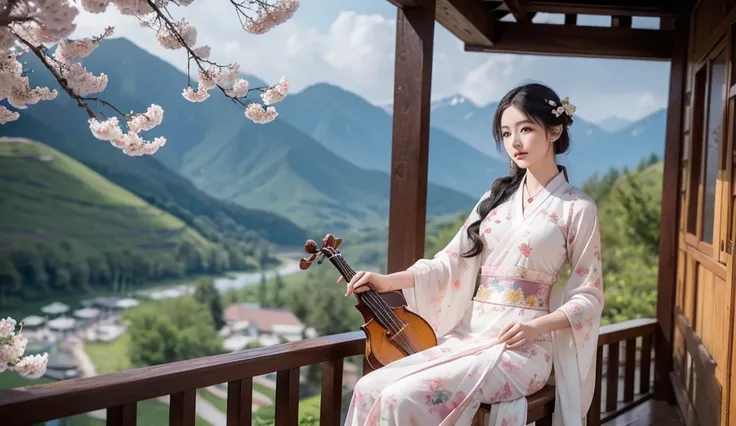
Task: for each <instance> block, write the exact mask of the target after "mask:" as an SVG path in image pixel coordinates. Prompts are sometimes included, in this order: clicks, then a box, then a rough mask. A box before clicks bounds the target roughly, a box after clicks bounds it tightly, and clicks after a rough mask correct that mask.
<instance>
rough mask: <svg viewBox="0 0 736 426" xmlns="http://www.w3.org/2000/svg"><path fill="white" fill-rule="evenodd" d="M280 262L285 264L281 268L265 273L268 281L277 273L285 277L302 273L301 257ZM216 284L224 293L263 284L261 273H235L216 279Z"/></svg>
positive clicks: (288, 257) (286, 257) (283, 258)
mask: <svg viewBox="0 0 736 426" xmlns="http://www.w3.org/2000/svg"><path fill="white" fill-rule="evenodd" d="M279 260H281V261H282V262H283V264H282V265H281V266H280V267H279V268H277V269H272V270H269V271H265V272H264V274H265V275H266V279H267V280H270V279H272V278H274V277H276V273H278V274H279V275H281V276H282V277H284V276H286V275H291V274H295V273H297V272H301V269H299V257H295V256H294V257H292V256H283V257H281V258H280V259H279ZM214 282H215V287H217V290H219V291H220V293H223V292H226V291H228V290H234V289H241V288H245V287H248V286H251V285H253V284H258V283H259V282H261V272H260V271H258V272H243V273H234V274H230V276H226V277H220V278H215V279H214Z"/></svg>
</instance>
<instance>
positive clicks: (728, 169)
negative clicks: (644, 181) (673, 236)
mask: <svg viewBox="0 0 736 426" xmlns="http://www.w3.org/2000/svg"><path fill="white" fill-rule="evenodd" d="M734 6H736V0H701V1H699V2H698V3H697V4H696V5H695V9H694V11H693V13H692V15H691V22H690V25H691V26H690V43H689V46H688V58H689V60H688V74H687V81H686V90H685V95H684V100H685V112H684V121H683V129H682V134H683V139H682V143H683V149H682V158H681V162H680V173H681V179H680V182H681V185H680V203H681V204H680V206H681V208H680V211H681V217H680V225H679V228H680V231H679V235H678V239H679V240H678V258H677V288H676V294H675V321H674V322H675V327H674V342H673V344H674V348H673V351H674V353H673V357H674V360H673V363H674V375H673V385H674V387H675V390H676V393H678V391H679V393H680V395H686V396H687V398H686V399H684V401H683V399H682V398H678V403H679V404H680V407H681V409H682V410H683V412H684V413H686V416H687V415H688V413H689V414H691V415H692V414H693V413H694V414H695V417H696V418H697V420H698V421H699V423H700V424H701V425H704V426H706V425H708V426H709V425H732V426H736V412H734V411H736V410H730V409H729V406H733V407H736V368H734V367H736V365H734V362H736V359H734V358H735V357H734V352H735V351H736V340H735V339H734V338H733V337H734V332H733V330H734V314H733V312H734V310H733V304H734V277H733V264H734V256H733V251H734V250H733V240H734V228H735V227H734V210H733V206H734V195H736V193H735V192H734V191H735V190H736V187H735V186H734V185H733V184H732V183H733V182H734V174H733V173H734V172H733V170H734V168H733V161H734V155H735V153H734V144H733V139H734V135H735V134H736V116H735V114H734V113H735V112H736V111H735V110H736V63H734V61H736V39H734V37H736V8H735V7H734ZM732 86H733V87H732ZM665 184H666V182H665ZM729 402H730V404H729Z"/></svg>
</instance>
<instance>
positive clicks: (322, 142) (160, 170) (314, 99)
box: [1, 39, 665, 245]
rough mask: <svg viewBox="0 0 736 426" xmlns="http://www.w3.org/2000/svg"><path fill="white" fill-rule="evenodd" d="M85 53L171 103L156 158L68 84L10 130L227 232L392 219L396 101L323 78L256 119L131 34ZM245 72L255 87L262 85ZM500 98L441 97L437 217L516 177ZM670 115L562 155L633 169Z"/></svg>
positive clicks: (595, 167) (574, 166)
mask: <svg viewBox="0 0 736 426" xmlns="http://www.w3.org/2000/svg"><path fill="white" fill-rule="evenodd" d="M27 62H28V68H33V69H38V70H39V71H38V72H35V73H34V74H33V77H32V84H33V85H41V86H44V85H46V86H50V87H58V86H57V84H56V83H55V82H54V81H53V80H52V79H51V77H50V75H48V73H46V72H44V71H43V70H42V67H40V66H38V62H37V61H36V60H34V59H33V58H28V60H27ZM84 64H85V66H86V67H87V68H88V69H89V70H90V71H92V72H94V73H100V72H104V73H105V74H107V75H108V76H109V83H108V87H107V89H106V90H105V91H104V92H103V93H102V94H101V95H100V96H101V97H102V98H103V99H105V100H107V101H110V102H112V103H113V104H115V105H116V106H119V107H120V108H121V109H123V110H134V111H143V110H145V108H146V107H147V106H148V105H150V104H151V103H156V104H159V105H161V106H162V107H163V108H164V111H165V114H164V121H163V124H162V125H161V126H159V127H158V128H156V129H154V131H152V132H149V133H150V135H146V136H147V137H154V136H157V135H164V136H166V137H167V139H168V141H169V142H168V143H167V144H166V146H164V147H163V148H162V149H161V150H160V151H159V152H158V153H157V154H156V155H155V156H152V157H137V158H131V157H127V156H125V155H124V154H122V153H121V152H119V151H118V150H116V149H115V148H112V147H110V146H109V144H108V143H107V142H102V141H99V140H97V139H95V138H93V137H92V136H91V134H90V132H89V129H88V127H87V125H86V115H85V113H84V112H83V111H82V110H81V109H80V108H78V107H76V106H75V104H74V102H72V101H71V100H70V99H69V98H68V97H67V96H65V95H64V94H63V92H62V93H60V94H59V97H58V99H57V100H55V101H52V102H41V103H39V104H37V105H34V106H32V107H30V108H28V109H27V110H24V111H23V112H22V114H21V119H20V120H18V121H16V122H13V123H9V124H6V125H4V126H2V127H1V128H2V130H3V135H7V136H21V137H27V138H30V139H34V140H38V141H40V142H43V143H46V144H48V145H50V146H52V147H54V148H55V149H57V150H59V151H61V152H64V153H65V154H67V155H69V156H71V157H73V158H75V159H77V160H78V161H80V162H82V163H84V164H85V165H87V166H88V167H90V168H91V169H93V170H94V171H96V172H97V173H99V174H101V175H102V176H104V177H106V178H107V179H109V180H110V181H112V182H114V183H116V184H117V185H120V186H122V187H124V188H126V189H128V190H129V191H131V192H133V193H134V194H136V195H137V196H139V197H141V198H143V199H145V200H147V201H149V202H150V203H152V204H153V205H154V206H156V207H158V208H161V209H163V210H165V211H167V212H169V213H171V214H173V215H174V216H177V217H181V216H182V215H185V216H186V215H189V216H191V217H194V218H197V220H198V221H199V223H204V224H206V225H207V226H208V227H211V228H213V232H217V233H222V234H227V233H228V230H229V229H232V227H233V226H234V227H237V228H238V229H240V230H247V231H248V232H254V233H258V234H259V235H261V236H262V237H264V238H267V239H269V240H271V241H274V242H277V243H280V244H289V245H291V244H295V243H296V242H303V238H304V235H305V234H307V233H309V234H311V232H317V231H316V230H319V232H322V231H323V230H330V231H342V230H345V229H348V228H354V227H355V226H356V225H363V224H370V223H380V224H385V220H386V218H387V217H388V199H389V191H390V178H389V169H390V155H391V140H392V131H391V129H392V119H391V116H390V114H389V113H388V112H387V111H386V109H385V108H382V107H378V106H374V105H372V104H370V103H368V102H367V101H366V100H364V99H363V98H361V97H359V96H357V95H355V94H353V93H350V92H348V91H346V90H344V89H341V88H339V87H336V86H333V85H329V84H317V85H314V86H312V87H309V88H307V89H305V90H304V91H302V92H300V93H296V94H291V95H289V96H288V97H287V98H286V99H285V100H284V101H282V102H281V103H279V104H277V105H276V108H277V110H278V111H279V113H280V115H279V117H278V118H277V119H276V120H275V121H273V122H271V123H268V124H266V125H256V124H253V123H252V122H250V121H249V120H248V119H247V118H245V117H244V116H243V110H242V108H240V107H237V106H235V105H233V104H232V103H231V102H230V101H229V100H227V99H225V98H224V97H222V96H220V95H219V94H218V93H213V94H212V97H211V98H210V99H208V100H207V101H205V102H204V103H202V104H192V103H190V102H188V101H186V100H184V99H183V98H182V96H181V91H182V88H183V87H184V86H185V84H186V81H187V80H186V78H187V77H186V75H185V74H183V73H182V72H180V71H178V70H177V69H176V68H174V67H173V66H171V65H170V64H168V63H166V62H165V61H163V60H161V59H159V58H157V57H155V56H153V55H151V54H149V53H147V52H145V51H144V50H142V49H141V48H139V47H137V46H136V45H135V44H133V43H132V42H130V41H128V40H126V39H113V40H108V41H105V42H104V43H102V44H101V46H100V47H99V48H98V49H97V50H96V51H95V52H94V53H93V54H92V55H91V56H90V57H89V58H87V59H85V61H84ZM152 76H153V77H152ZM244 77H245V78H247V79H248V80H249V81H250V84H251V87H255V86H260V85H262V84H263V82H262V81H259V80H258V79H257V78H254V77H251V76H244ZM495 107H496V105H495V104H491V105H488V106H485V107H477V106H475V105H473V104H472V103H470V102H467V101H466V100H464V99H463V98H462V97H450V98H447V99H443V100H441V101H438V102H435V103H434V104H433V106H432V115H431V124H432V129H431V132H430V140H431V142H430V167H429V181H430V185H429V190H428V208H427V211H428V216H431V217H435V216H444V215H448V214H454V213H457V212H466V211H467V210H468V209H469V208H470V207H472V205H473V203H474V202H475V201H476V199H477V197H478V196H479V195H480V194H481V193H482V192H483V191H485V190H486V189H487V188H489V187H490V185H491V183H492V182H493V180H494V179H495V178H497V177H499V176H501V175H504V174H506V172H507V170H508V163H507V160H505V159H502V157H500V156H499V155H498V153H497V152H495V146H494V143H493V141H492V136H491V135H492V132H491V122H492V117H493V111H494V109H495ZM389 108H390V107H389ZM664 119H665V114H664V112H663V111H660V112H657V113H655V114H653V115H651V116H649V117H647V118H645V119H643V120H639V121H637V122H635V123H631V124H629V125H627V126H626V127H625V128H623V129H621V130H617V131H615V132H609V131H606V130H603V129H602V128H601V127H599V126H597V125H594V124H591V123H587V122H585V121H584V120H582V119H580V118H577V119H576V121H575V124H574V126H573V128H572V133H573V149H572V153H571V154H569V155H567V156H564V157H562V158H561V162H562V163H563V164H566V165H568V168H569V170H570V174H571V178H572V181H573V183H575V184H579V185H581V184H582V182H583V181H584V180H585V179H587V177H589V176H591V175H592V174H594V173H596V172H598V171H600V170H601V169H605V168H608V167H611V166H613V167H621V166H633V165H635V164H636V163H638V162H639V160H641V158H643V157H646V156H648V155H649V154H651V153H653V152H654V153H657V154H661V153H662V151H663V147H664V129H665V126H664ZM202 228H203V229H207V227H204V226H203V227H202ZM305 228H307V229H310V231H309V232H307V231H305V230H304V229H305ZM198 230H199V229H198ZM243 232H244V231H243Z"/></svg>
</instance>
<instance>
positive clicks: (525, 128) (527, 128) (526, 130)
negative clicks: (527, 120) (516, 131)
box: [521, 127, 532, 133]
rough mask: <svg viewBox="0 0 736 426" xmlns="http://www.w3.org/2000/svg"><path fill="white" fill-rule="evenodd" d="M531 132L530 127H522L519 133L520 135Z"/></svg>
mask: <svg viewBox="0 0 736 426" xmlns="http://www.w3.org/2000/svg"><path fill="white" fill-rule="evenodd" d="M531 131H532V129H531V128H530V127H524V128H523V129H521V132H522V133H524V132H531Z"/></svg>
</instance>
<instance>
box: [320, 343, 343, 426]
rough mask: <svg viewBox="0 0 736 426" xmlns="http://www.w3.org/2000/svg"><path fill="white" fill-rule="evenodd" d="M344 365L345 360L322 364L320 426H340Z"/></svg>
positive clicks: (334, 360)
mask: <svg viewBox="0 0 736 426" xmlns="http://www.w3.org/2000/svg"><path fill="white" fill-rule="evenodd" d="M343 365H344V359H342V358H340V359H333V360H331V361H327V362H325V363H323V364H322V395H321V398H322V400H321V403H320V410H319V411H320V412H319V424H320V426H340V409H341V406H342V372H343Z"/></svg>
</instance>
